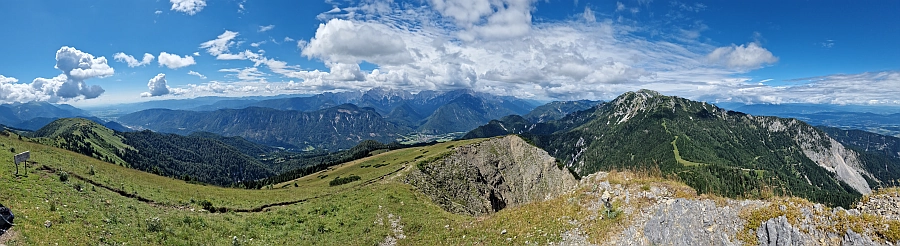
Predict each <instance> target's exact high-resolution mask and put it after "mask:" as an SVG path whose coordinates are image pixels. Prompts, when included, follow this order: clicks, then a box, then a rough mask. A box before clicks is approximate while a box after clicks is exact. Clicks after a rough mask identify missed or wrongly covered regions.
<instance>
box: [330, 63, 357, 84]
mask: <svg viewBox="0 0 900 246" xmlns="http://www.w3.org/2000/svg"><path fill="white" fill-rule="evenodd" d="M326 66H328V68H329V69H331V72H330V74H329V75H330V76H329V79H331V80H337V81H363V80H365V79H366V75H365V74H363V72H362V71H361V70H360V69H359V64H356V63H349V64H348V63H329V64H326Z"/></svg>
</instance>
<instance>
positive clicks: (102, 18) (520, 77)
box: [0, 0, 900, 106]
mask: <svg viewBox="0 0 900 246" xmlns="http://www.w3.org/2000/svg"><path fill="white" fill-rule="evenodd" d="M898 10H900V2H898V1H865V2H852V1H711V2H694V1H661V0H618V1H587V0H579V1H574V0H548V1H544V0H539V1H533V0H455V1H451V0H425V1H418V0H417V1H400V0H394V1H391V0H363V1H345V0H328V1H315V0H308V1H281V0H271V1H270V0H266V1H263V0H220V1H203V0H170V1H166V0H159V1H137V0H136V1H118V0H115V1H105V0H101V1H90V2H89V1H38V0H35V1H0V22H2V23H4V25H0V33H3V34H4V38H0V102H25V101H34V100H40V101H50V102H62V103H71V104H74V105H82V106H89V105H99V104H110V103H120V102H136V101H146V100H157V99H172V98H186V97H196V96H207V95H218V96H249V95H277V94H310V93H319V92H324V91H343V90H366V89H369V88H373V87H390V88H399V89H406V90H411V91H419V90H448V89H459V88H470V89H473V90H477V91H483V92H489V93H495V94H500V95H512V96H518V97H522V98H532V99H539V100H552V99H561V100H567V99H595V100H596V99H610V98H612V97H614V96H616V95H618V94H620V93H622V92H625V91H630V90H637V89H640V88H648V89H654V90H658V91H660V92H662V93H664V94H669V95H678V96H683V97H687V98H691V99H697V100H707V101H716V102H724V101H730V102H745V103H831V104H878V105H882V104H884V105H897V104H900V45H897V44H898V43H900V17H898V16H897V15H896V13H897V12H898Z"/></svg>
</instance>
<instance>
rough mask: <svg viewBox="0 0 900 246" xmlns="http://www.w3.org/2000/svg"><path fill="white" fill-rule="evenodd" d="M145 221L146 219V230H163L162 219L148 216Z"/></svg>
mask: <svg viewBox="0 0 900 246" xmlns="http://www.w3.org/2000/svg"><path fill="white" fill-rule="evenodd" d="M146 221H147V231H149V232H160V231H162V230H163V224H162V220H161V219H159V217H153V218H149V219H147V220H146Z"/></svg>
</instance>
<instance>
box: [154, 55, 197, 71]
mask: <svg viewBox="0 0 900 246" xmlns="http://www.w3.org/2000/svg"><path fill="white" fill-rule="evenodd" d="M158 61H159V65H160V66H166V67H168V68H171V69H178V68H183V67H187V66H190V65H194V64H197V63H196V62H194V57H193V56H190V55H186V56H184V57H180V56H178V55H175V54H169V53H166V52H161V53H159V59H158Z"/></svg>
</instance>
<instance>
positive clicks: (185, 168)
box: [31, 118, 279, 186]
mask: <svg viewBox="0 0 900 246" xmlns="http://www.w3.org/2000/svg"><path fill="white" fill-rule="evenodd" d="M31 137H33V138H32V140H33V141H36V142H39V143H42V144H45V145H49V146H56V147H59V148H63V149H67V150H71V151H74V152H78V153H81V154H84V155H87V156H91V157H94V158H97V159H99V160H103V161H106V162H110V163H115V164H119V165H121V166H125V167H130V168H135V169H138V170H142V171H146V172H151V173H155V174H159V175H163V176H168V177H175V178H180V179H184V180H189V181H199V182H202V183H208V184H215V185H220V186H229V185H232V184H235V183H237V182H241V181H247V180H256V179H261V178H266V177H269V176H272V175H274V174H275V170H279V168H277V167H270V166H268V165H266V164H264V163H263V162H261V161H260V160H258V159H256V158H254V157H253V156H250V155H248V154H255V155H257V156H258V155H261V153H268V152H269V151H271V149H269V148H266V147H264V146H260V145H256V144H253V143H250V142H248V141H246V140H243V139H240V138H235V137H231V138H226V137H221V136H210V135H209V134H203V133H200V134H197V135H193V136H180V135H175V134H160V133H154V132H150V131H140V132H115V131H113V130H110V129H108V128H106V127H104V126H102V125H100V124H98V123H95V122H93V121H90V120H87V119H81V118H64V119H59V120H56V121H53V122H51V123H50V124H48V125H47V126H45V127H43V128H41V129H39V130H38V131H36V132H33V133H32V134H31ZM220 139H221V140H223V141H227V142H228V143H226V142H222V141H220ZM229 143H231V144H235V146H237V147H235V146H232V145H229ZM239 148H240V149H239ZM244 153H248V154H244Z"/></svg>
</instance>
